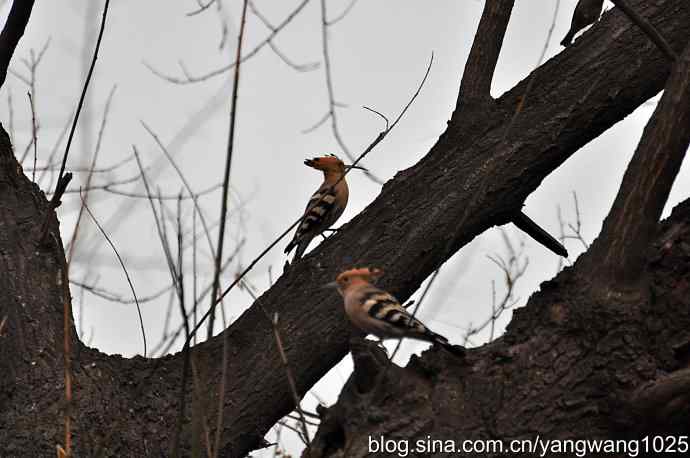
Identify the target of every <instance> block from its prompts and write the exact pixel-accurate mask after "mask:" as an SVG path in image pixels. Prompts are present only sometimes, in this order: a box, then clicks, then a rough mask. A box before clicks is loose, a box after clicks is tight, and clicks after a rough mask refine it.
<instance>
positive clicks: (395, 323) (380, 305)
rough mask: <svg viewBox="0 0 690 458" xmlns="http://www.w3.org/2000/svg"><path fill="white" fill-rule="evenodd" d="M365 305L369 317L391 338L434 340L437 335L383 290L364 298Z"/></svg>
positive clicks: (375, 291)
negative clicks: (403, 337) (406, 337)
mask: <svg viewBox="0 0 690 458" xmlns="http://www.w3.org/2000/svg"><path fill="white" fill-rule="evenodd" d="M363 305H364V309H365V311H366V312H367V313H368V315H369V316H370V317H371V318H373V319H374V320H376V322H377V323H379V324H380V328H381V330H383V329H385V330H386V331H387V332H388V333H389V334H390V336H391V337H395V336H408V337H417V338H419V339H423V340H428V339H431V340H433V336H434V335H435V334H434V333H433V332H431V331H429V329H428V328H427V327H426V326H424V324H423V323H422V322H421V321H419V320H418V319H416V318H414V317H413V316H412V315H411V314H409V313H408V312H407V310H405V308H404V307H403V306H402V305H400V303H399V302H398V300H397V299H396V298H395V297H393V296H392V295H391V294H389V293H387V292H385V291H381V290H374V291H370V292H368V293H367V294H366V295H365V297H364V298H363Z"/></svg>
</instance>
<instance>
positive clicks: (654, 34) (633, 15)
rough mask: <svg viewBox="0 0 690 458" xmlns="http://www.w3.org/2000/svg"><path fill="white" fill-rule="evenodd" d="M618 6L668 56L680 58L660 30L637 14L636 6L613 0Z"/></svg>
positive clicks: (623, 0) (674, 58)
mask: <svg viewBox="0 0 690 458" xmlns="http://www.w3.org/2000/svg"><path fill="white" fill-rule="evenodd" d="M611 1H612V2H613V3H614V4H615V5H616V6H617V7H618V8H620V9H621V10H622V11H623V12H624V13H625V15H626V16H628V17H629V18H630V20H631V21H633V22H634V23H635V24H637V26H638V27H639V28H640V29H642V31H643V32H644V33H646V34H647V36H648V37H649V39H650V40H652V42H654V44H655V45H657V47H658V48H659V49H660V50H661V52H663V53H664V54H666V56H668V58H669V59H671V60H672V61H675V60H676V59H678V56H677V55H676V53H675V52H674V51H673V49H671V46H670V45H669V44H668V43H667V42H666V40H665V39H664V37H663V36H661V34H660V33H659V31H658V30H657V29H656V28H655V27H654V26H653V25H652V24H650V23H649V21H647V20H646V19H645V18H643V17H642V16H640V15H639V14H637V11H635V9H634V8H632V7H630V5H628V2H626V1H625V0H611Z"/></svg>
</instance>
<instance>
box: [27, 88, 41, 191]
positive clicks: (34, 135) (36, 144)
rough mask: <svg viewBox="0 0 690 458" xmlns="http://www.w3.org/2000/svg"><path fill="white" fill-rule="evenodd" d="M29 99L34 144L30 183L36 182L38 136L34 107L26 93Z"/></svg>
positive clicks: (32, 101) (31, 99)
mask: <svg viewBox="0 0 690 458" xmlns="http://www.w3.org/2000/svg"><path fill="white" fill-rule="evenodd" d="M26 95H27V96H28V97H29V106H31V134H32V136H33V144H34V169H33V170H32V171H31V181H33V182H34V183H35V182H36V161H37V160H38V136H37V135H36V107H35V106H34V99H33V98H32V97H31V92H27V93H26Z"/></svg>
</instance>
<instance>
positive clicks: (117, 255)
mask: <svg viewBox="0 0 690 458" xmlns="http://www.w3.org/2000/svg"><path fill="white" fill-rule="evenodd" d="M79 197H80V198H81V203H82V205H83V206H84V209H85V210H86V212H87V213H88V214H89V216H90V217H91V220H92V221H93V222H94V224H95V225H96V227H98V230H99V231H101V234H103V237H105V239H106V241H107V242H108V244H109V245H110V247H111V248H112V249H113V252H114V253H115V256H116V257H117V260H118V262H119V263H120V266H121V267H122V271H123V272H124V273H125V277H126V278H127V283H128V284H129V289H130V290H131V291H132V297H133V298H134V303H135V304H136V305H137V313H138V315H139V326H140V327H141V338H142V340H143V341H144V358H146V331H145V330H144V319H143V318H142V316H141V307H140V306H139V300H138V299H137V293H136V291H134V284H133V283H132V278H131V277H130V276H129V272H128V271H127V267H126V266H125V263H124V261H123V260H122V257H121V256H120V253H119V252H118V251H117V248H116V247H115V244H114V243H113V241H112V240H111V239H110V237H108V234H107V233H106V232H105V230H104V229H103V227H102V226H101V225H100V223H99V222H98V220H97V219H96V217H95V216H94V214H93V213H92V212H91V210H90V209H89V206H88V205H87V204H86V201H85V200H84V196H83V195H82V194H81V193H80V194H79Z"/></svg>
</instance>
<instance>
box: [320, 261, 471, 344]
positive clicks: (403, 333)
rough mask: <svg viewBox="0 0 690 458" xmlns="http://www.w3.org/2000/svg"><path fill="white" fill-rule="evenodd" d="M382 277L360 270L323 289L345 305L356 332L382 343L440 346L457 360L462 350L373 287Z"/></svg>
mask: <svg viewBox="0 0 690 458" xmlns="http://www.w3.org/2000/svg"><path fill="white" fill-rule="evenodd" d="M382 274H383V271H382V270H381V269H377V268H372V269H369V268H366V267H365V268H361V269H351V270H346V271H345V272H342V273H341V274H340V275H338V277H337V278H336V280H335V281H334V282H332V283H328V284H327V285H326V287H333V288H337V289H338V292H339V293H340V295H341V296H342V297H343V300H344V303H345V313H346V314H347V316H348V318H349V319H350V321H351V322H352V324H354V325H355V326H356V327H357V328H359V329H360V330H362V331H364V332H366V333H368V334H374V335H375V336H377V337H380V338H382V339H401V338H403V337H409V338H411V339H417V340H423V341H426V342H431V343H433V344H436V345H439V346H440V347H442V348H444V349H445V350H447V351H449V352H450V353H452V354H454V355H456V356H463V355H464V349H463V348H462V347H460V346H456V345H451V344H450V343H448V339H446V338H445V337H443V336H441V335H439V334H436V333H435V332H433V331H431V330H430V329H429V328H427V327H426V326H425V325H424V324H423V323H422V322H421V321H419V320H418V319H416V318H415V317H413V316H412V315H411V314H410V313H408V311H407V310H405V308H404V307H403V306H402V305H400V302H398V300H397V299H396V298H395V297H393V296H392V295H391V294H389V293H387V292H385V291H383V290H381V289H378V288H377V287H375V286H374V285H372V283H371V282H372V281H374V280H375V279H376V278H378V277H380V276H381V275H382Z"/></svg>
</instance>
